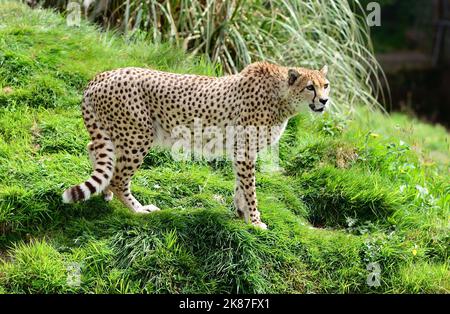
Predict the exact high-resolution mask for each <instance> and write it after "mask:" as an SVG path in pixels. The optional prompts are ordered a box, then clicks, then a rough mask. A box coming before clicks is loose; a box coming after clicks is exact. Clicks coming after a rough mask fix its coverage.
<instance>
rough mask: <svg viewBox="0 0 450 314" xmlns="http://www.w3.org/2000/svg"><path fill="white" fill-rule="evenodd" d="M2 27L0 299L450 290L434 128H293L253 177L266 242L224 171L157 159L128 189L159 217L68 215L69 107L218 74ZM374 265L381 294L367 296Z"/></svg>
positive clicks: (13, 15) (107, 40) (79, 35)
mask: <svg viewBox="0 0 450 314" xmlns="http://www.w3.org/2000/svg"><path fill="white" fill-rule="evenodd" d="M0 21H1V22H0V38H1V40H0V292H5V293H11V292H14V293H31V292H39V293H53V292H58V293H64V292H75V293H92V292H96V293H100V292H107V293H125V292H126V293H141V292H149V293H162V292H173V293H181V292H184V293H198V292H206V293H214V292H223V293H232V292H239V293H244V292H250V293H262V292H266V293H280V292H287V293H318V292H337V293H348V292H368V293H369V292H377V293H390V292H433V293H445V292H447V293H448V292H449V289H450V283H449V265H448V253H449V252H448V248H449V245H448V243H449V238H448V219H449V204H450V196H449V194H450V193H449V192H450V185H449V183H448V167H449V160H450V154H449V136H448V133H447V132H446V131H445V130H444V129H443V128H439V127H432V126H429V125H425V124H422V123H419V122H418V121H413V120H411V119H409V118H407V117H405V116H403V115H394V116H392V117H386V116H383V115H381V114H378V113H369V112H365V111H363V110H361V112H360V115H358V116H355V117H353V118H352V119H341V118H339V117H337V116H331V115H327V114H325V115H323V116H320V117H311V116H309V115H301V116H298V117H296V118H295V119H292V121H290V123H289V125H288V128H287V131H286V133H285V134H284V136H283V138H282V141H281V145H280V153H281V161H280V165H281V167H282V168H284V169H285V171H284V172H283V171H282V172H266V171H265V170H264V167H261V164H260V167H259V169H260V171H259V172H258V175H257V192H258V198H259V203H260V206H259V207H260V210H261V212H262V218H263V220H264V221H265V222H266V223H267V224H268V226H269V230H267V231H261V230H256V229H254V228H253V227H251V226H248V225H246V224H244V223H243V222H242V221H240V220H239V219H237V218H236V217H235V216H234V213H233V207H232V191H233V183H234V178H233V175H232V172H231V169H230V165H229V163H228V162H226V161H225V162H223V161H216V162H210V163H208V162H203V161H196V162H183V163H176V162H174V161H173V160H172V159H171V158H170V155H169V154H168V153H167V152H164V151H154V152H151V153H150V154H149V156H148V157H147V159H146V161H145V164H144V166H143V167H142V169H141V170H140V171H139V172H138V174H137V175H136V177H135V179H134V181H133V187H132V189H133V192H134V193H135V194H136V197H137V198H138V199H140V200H141V201H142V202H143V203H150V202H151V203H154V204H156V205H157V206H159V207H161V208H162V209H163V210H162V211H161V212H157V213H152V214H151V215H146V216H139V215H134V214H132V213H131V212H129V211H128V210H127V209H126V208H124V206H123V205H121V204H120V203H119V202H118V201H117V200H113V201H112V202H111V203H105V202H104V201H103V200H102V199H101V198H100V197H94V198H92V199H91V200H89V201H87V202H85V203H80V204H76V205H65V204H62V202H61V193H62V191H63V190H64V188H66V187H69V186H71V185H73V184H76V183H79V182H81V181H82V180H84V179H85V178H87V176H88V175H89V173H90V164H89V159H88V155H87V153H86V148H85V145H86V144H87V142H88V136H87V132H86V131H85V129H84V127H83V123H82V119H81V114H80V110H79V103H80V100H81V95H82V91H83V88H84V86H85V85H86V84H87V82H88V80H89V79H90V78H92V77H93V76H94V74H95V73H97V72H100V71H103V70H107V69H112V68H116V67H121V66H145V67H153V68H158V69H162V70H171V71H176V72H185V73H199V74H210V75H213V74H215V70H214V69H213V68H212V67H210V66H208V65H207V64H205V63H204V62H201V61H198V60H192V59H191V60H190V59H189V58H188V57H187V56H185V55H183V54H182V53H180V52H178V51H176V50H174V49H172V48H170V47H168V46H164V45H162V46H160V45H158V46H153V45H149V44H144V43H142V42H124V41H123V40H122V39H120V38H116V37H114V36H112V35H111V34H109V33H103V34H100V33H99V32H98V31H97V30H95V29H94V28H93V27H92V26H89V25H86V24H82V25H81V27H79V28H70V27H67V26H66V24H65V21H64V19H63V18H61V17H59V16H58V15H56V14H54V13H51V12H49V11H42V10H35V11H31V10H29V9H27V8H26V7H24V6H22V5H19V4H15V3H3V4H0ZM370 263H378V265H379V266H380V269H381V274H380V285H379V286H373V285H368V284H367V278H368V276H370V275H371V272H370V271H368V270H367V267H368V265H369V264H370ZM77 274H79V275H80V277H77V276H76V275H77ZM77 278H78V279H79V281H77Z"/></svg>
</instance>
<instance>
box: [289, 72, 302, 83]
mask: <svg viewBox="0 0 450 314" xmlns="http://www.w3.org/2000/svg"><path fill="white" fill-rule="evenodd" d="M299 76H300V73H298V72H297V70H294V69H289V71H288V78H289V85H292V84H294V83H295V81H296V80H297V79H298V77H299Z"/></svg>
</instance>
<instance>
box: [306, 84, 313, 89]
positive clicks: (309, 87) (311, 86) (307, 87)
mask: <svg viewBox="0 0 450 314" xmlns="http://www.w3.org/2000/svg"><path fill="white" fill-rule="evenodd" d="M306 89H307V90H314V86H313V85H308V86H306Z"/></svg>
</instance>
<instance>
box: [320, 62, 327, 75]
mask: <svg viewBox="0 0 450 314" xmlns="http://www.w3.org/2000/svg"><path fill="white" fill-rule="evenodd" d="M320 72H322V74H323V75H325V76H326V75H327V73H328V65H326V64H325V65H324V66H323V67H322V68H321V69H320Z"/></svg>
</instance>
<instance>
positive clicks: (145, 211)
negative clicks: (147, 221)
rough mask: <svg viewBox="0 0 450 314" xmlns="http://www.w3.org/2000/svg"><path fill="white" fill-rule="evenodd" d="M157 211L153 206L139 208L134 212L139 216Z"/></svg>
mask: <svg viewBox="0 0 450 314" xmlns="http://www.w3.org/2000/svg"><path fill="white" fill-rule="evenodd" d="M158 210H160V209H159V208H158V207H156V206H155V205H146V206H142V207H141V208H139V209H138V210H136V212H137V213H140V214H149V213H151V212H155V211H158Z"/></svg>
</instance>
